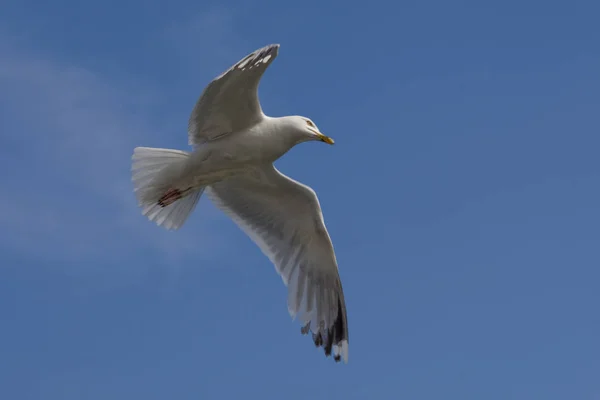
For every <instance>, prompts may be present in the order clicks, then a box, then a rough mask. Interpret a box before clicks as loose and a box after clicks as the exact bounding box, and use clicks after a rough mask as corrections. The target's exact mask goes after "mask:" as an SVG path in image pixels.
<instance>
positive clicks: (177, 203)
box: [131, 147, 204, 229]
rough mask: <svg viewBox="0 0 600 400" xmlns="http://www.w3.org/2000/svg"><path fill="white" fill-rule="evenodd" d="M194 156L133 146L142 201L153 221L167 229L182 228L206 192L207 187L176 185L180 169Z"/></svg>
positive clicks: (133, 176) (133, 168)
mask: <svg viewBox="0 0 600 400" xmlns="http://www.w3.org/2000/svg"><path fill="white" fill-rule="evenodd" d="M189 156H190V154H189V153H187V152H185V151H179V150H170V149H155V148H151V147H136V148H135V149H134V150H133V156H132V157H131V159H132V164H131V180H132V181H133V187H134V191H135V195H136V197H137V201H138V205H139V206H140V207H141V208H142V214H144V215H145V216H146V217H148V219H149V220H150V221H154V222H155V223H156V224H157V225H158V226H162V227H164V228H166V229H179V228H181V226H182V225H183V224H184V222H185V221H186V220H187V218H188V217H189V215H190V214H191V212H192V211H193V210H194V208H196V204H197V203H198V200H199V199H200V196H201V195H202V192H204V187H196V188H192V187H187V188H180V187H175V186H173V182H175V181H176V180H177V177H178V174H177V172H179V171H181V166H182V165H183V164H184V163H185V161H186V160H187V159H188V157H189Z"/></svg>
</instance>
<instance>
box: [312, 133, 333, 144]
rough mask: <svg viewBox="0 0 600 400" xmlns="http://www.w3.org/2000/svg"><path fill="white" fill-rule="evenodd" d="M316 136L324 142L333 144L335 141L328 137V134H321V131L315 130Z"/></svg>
mask: <svg viewBox="0 0 600 400" xmlns="http://www.w3.org/2000/svg"><path fill="white" fill-rule="evenodd" d="M316 134H317V136H318V137H319V139H321V141H322V142H325V143H327V144H334V143H335V141H334V140H333V139H332V138H330V137H329V136H325V135H323V134H322V133H321V132H316Z"/></svg>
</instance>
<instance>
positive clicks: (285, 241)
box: [207, 165, 348, 362]
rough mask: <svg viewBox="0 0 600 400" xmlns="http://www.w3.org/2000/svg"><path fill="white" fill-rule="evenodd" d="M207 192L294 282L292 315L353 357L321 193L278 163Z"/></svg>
mask: <svg viewBox="0 0 600 400" xmlns="http://www.w3.org/2000/svg"><path fill="white" fill-rule="evenodd" d="M207 195H208V196H209V197H210V198H211V200H212V201H213V202H214V203H215V205H216V206H217V207H218V208H220V209H221V210H223V211H224V212H225V213H226V214H227V215H229V217H231V218H232V219H233V221H234V222H235V223H236V224H237V225H238V226H239V227H240V228H241V229H242V230H243V231H244V232H245V233H246V234H247V235H248V236H249V237H250V238H251V239H252V240H253V241H254V242H255V243H256V244H257V245H258V247H260V249H261V250H262V251H263V253H264V254H265V255H266V256H267V257H269V259H270V260H271V261H272V262H273V264H275V268H276V270H277V272H278V273H279V274H280V275H281V277H282V279H283V282H284V283H285V285H286V286H287V287H288V310H289V312H290V315H291V316H292V317H293V318H295V317H298V318H299V319H301V320H302V321H303V324H304V326H303V328H302V329H301V332H302V333H303V334H307V333H308V332H309V331H312V336H313V340H314V342H315V345H316V346H317V347H319V346H323V348H324V351H325V354H326V355H327V356H329V355H330V354H331V352H332V350H333V354H334V359H335V360H336V361H339V360H340V358H343V359H344V362H348V324H347V317H346V304H345V301H344V293H343V290H342V284H341V281H340V276H339V273H338V266H337V261H336V257H335V253H334V250H333V245H332V243H331V239H330V237H329V233H328V232H327V229H326V228H325V223H324V221H323V215H322V213H321V207H320V205H319V200H318V198H317V195H316V193H315V192H314V191H313V190H312V189H311V188H309V187H308V186H306V185H303V184H301V183H299V182H297V181H295V180H293V179H291V178H289V177H287V176H285V175H283V174H281V173H280V172H279V171H278V170H277V169H275V167H274V166H272V165H268V166H265V167H263V168H255V169H253V170H252V171H251V172H248V173H247V174H244V175H242V176H238V177H234V178H230V179H227V180H225V181H222V182H219V183H216V184H214V185H212V186H210V187H208V188H207Z"/></svg>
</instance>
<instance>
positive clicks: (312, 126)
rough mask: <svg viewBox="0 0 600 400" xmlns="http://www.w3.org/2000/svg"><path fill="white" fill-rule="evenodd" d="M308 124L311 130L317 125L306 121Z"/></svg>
mask: <svg viewBox="0 0 600 400" xmlns="http://www.w3.org/2000/svg"><path fill="white" fill-rule="evenodd" d="M306 123H307V124H308V126H310V127H311V128H314V127H315V124H313V123H312V122H311V121H309V120H306Z"/></svg>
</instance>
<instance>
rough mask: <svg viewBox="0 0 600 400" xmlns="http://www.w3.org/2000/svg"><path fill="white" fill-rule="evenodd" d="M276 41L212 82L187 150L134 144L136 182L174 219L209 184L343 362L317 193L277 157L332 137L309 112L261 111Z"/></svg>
mask: <svg viewBox="0 0 600 400" xmlns="http://www.w3.org/2000/svg"><path fill="white" fill-rule="evenodd" d="M278 49H279V45H271V46H267V47H264V48H262V49H259V50H257V51H255V52H253V53H252V54H250V55H248V56H247V57H245V58H244V59H242V60H241V61H240V62H238V63H236V64H235V65H234V66H232V67H231V68H230V69H229V70H227V71H226V72H225V73H224V74H222V75H221V76H219V77H217V78H216V79H215V80H213V81H212V82H211V83H210V84H209V85H208V86H207V88H206V89H205V90H204V92H203V94H202V96H201V97H200V99H199V101H198V103H197V104H196V106H195V107H194V110H193V111H192V115H191V117H190V122H189V127H188V134H189V138H190V144H192V145H193V147H194V149H193V151H192V152H191V153H188V152H183V151H179V150H169V149H155V148H148V147H137V148H136V149H135V150H134V155H133V166H132V171H133V182H134V187H135V192H136V196H137V199H138V203H139V204H140V206H141V207H142V208H143V214H144V215H146V216H147V217H148V218H149V219H150V220H152V221H154V222H156V223H157V224H158V225H159V226H163V227H165V228H167V229H178V228H180V227H181V226H182V225H183V223H184V222H185V221H186V220H187V218H188V216H189V215H190V214H191V212H192V211H193V210H194V208H195V206H196V204H197V202H198V200H199V198H200V196H201V195H202V194H203V193H204V192H205V191H206V192H207V194H208V196H209V197H210V199H211V200H212V201H213V202H214V203H215V204H216V205H217V207H219V208H220V209H221V210H223V211H224V212H225V213H226V214H228V215H229V216H230V217H231V218H232V219H233V220H234V221H235V222H236V223H237V224H238V226H239V227H240V228H241V229H242V230H244V232H246V233H247V234H248V236H250V237H251V238H252V240H253V241H254V242H255V243H256V244H257V245H258V246H259V247H260V248H261V250H262V251H263V252H264V253H265V254H266V255H267V256H268V257H269V259H270V260H271V261H272V262H273V263H274V265H275V267H276V269H277V271H278V272H279V274H280V275H281V276H282V279H283V281H284V283H285V284H286V285H287V286H288V309H289V311H290V313H291V314H292V315H293V316H296V315H298V316H299V317H300V318H301V319H302V320H303V321H304V326H303V328H302V332H303V333H308V332H309V331H312V332H313V340H314V342H315V345H317V346H323V347H324V349H325V353H326V354H327V355H330V354H331V352H332V349H333V353H334V357H335V359H336V361H339V360H340V358H343V359H344V360H345V361H346V362H347V358H348V328H347V318H346V306H345V301H344V295H343V291H342V286H341V282H340V279H339V274H338V269H337V261H336V258H335V254H334V251H333V245H332V244H331V239H330V237H329V234H328V233H327V229H326V228H325V223H324V220H323V216H322V214H321V209H320V205H319V201H318V199H317V196H316V194H315V192H314V191H313V190H312V189H311V188H309V187H308V186H305V185H303V184H301V183H299V182H296V181H294V180H293V179H291V178H288V177H287V176H285V175H283V174H281V173H280V172H279V171H277V169H275V167H274V166H273V162H274V161H276V160H277V159H278V158H280V157H281V156H283V155H284V154H285V153H286V152H288V151H289V150H290V149H291V148H293V147H294V146H295V145H297V144H299V143H302V142H305V141H311V140H320V141H323V142H326V143H329V144H333V140H332V139H331V138H329V137H327V136H325V135H323V134H322V133H321V132H319V130H318V128H317V127H316V125H315V124H314V123H313V122H312V121H311V120H310V119H308V118H305V117H300V116H287V117H278V118H273V117H268V116H266V115H264V113H263V112H262V109H261V107H260V103H259V102H258V96H257V93H256V91H257V88H258V82H259V80H260V78H261V76H262V73H263V72H264V70H265V69H266V67H267V66H268V64H269V63H270V62H272V61H273V59H274V58H275V57H276V56H277V52H278Z"/></svg>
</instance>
